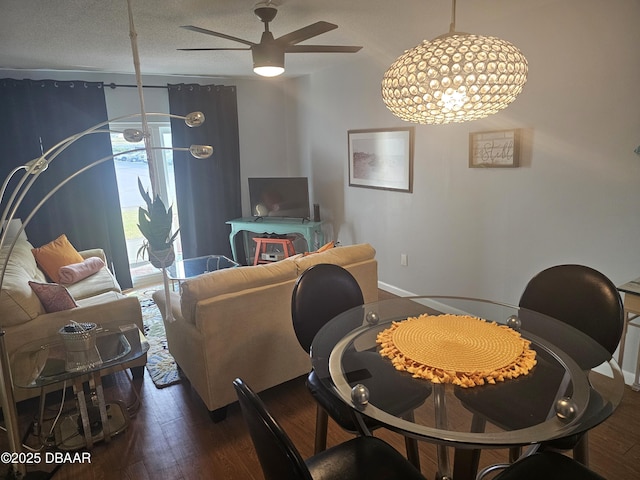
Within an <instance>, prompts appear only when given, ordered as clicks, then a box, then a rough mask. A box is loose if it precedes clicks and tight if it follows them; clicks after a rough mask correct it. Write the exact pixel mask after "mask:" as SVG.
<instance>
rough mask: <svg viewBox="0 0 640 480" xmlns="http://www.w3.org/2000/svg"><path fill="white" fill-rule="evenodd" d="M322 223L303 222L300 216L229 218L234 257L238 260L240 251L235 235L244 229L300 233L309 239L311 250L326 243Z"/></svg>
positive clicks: (281, 233) (256, 231)
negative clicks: (237, 250) (237, 248)
mask: <svg viewBox="0 0 640 480" xmlns="http://www.w3.org/2000/svg"><path fill="white" fill-rule="evenodd" d="M322 223H323V222H307V221H304V222H303V221H302V220H301V219H300V218H281V217H277V218H276V217H246V218H236V219H235V220H229V221H228V222H227V224H229V225H231V233H230V234H229V242H230V243H231V252H232V253H233V259H234V260H235V261H236V262H238V252H236V242H235V236H236V235H237V234H238V233H240V232H242V231H245V232H252V233H257V234H263V233H264V234H267V233H275V234H278V235H286V234H290V233H298V234H300V235H302V236H303V237H304V239H305V240H306V241H307V246H308V247H309V250H315V249H317V248H318V247H320V246H322V245H324V234H323V233H322ZM245 245H246V242H245ZM245 248H246V247H245Z"/></svg>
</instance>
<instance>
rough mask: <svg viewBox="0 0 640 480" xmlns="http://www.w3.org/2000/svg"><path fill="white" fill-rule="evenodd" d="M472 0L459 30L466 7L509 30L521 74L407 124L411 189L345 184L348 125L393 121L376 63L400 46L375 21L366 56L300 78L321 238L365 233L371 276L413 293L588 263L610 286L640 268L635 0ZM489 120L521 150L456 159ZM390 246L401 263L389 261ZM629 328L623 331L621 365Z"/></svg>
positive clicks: (507, 280) (495, 288) (504, 289)
mask: <svg viewBox="0 0 640 480" xmlns="http://www.w3.org/2000/svg"><path fill="white" fill-rule="evenodd" d="M478 3H480V2H478ZM478 3H475V2H474V4H473V6H471V5H469V2H465V4H464V5H465V8H467V7H469V8H475V9H477V12H470V13H467V14H466V15H465V18H466V21H465V25H464V28H459V29H460V30H464V31H474V32H475V30H474V29H473V28H472V27H473V23H474V19H478V30H477V33H483V34H492V35H496V36H499V37H503V38H505V39H507V40H510V41H512V42H513V43H514V44H515V45H517V46H518V47H519V48H520V49H521V50H522V51H523V53H525V55H526V57H527V59H528V62H529V78H528V82H527V84H526V86H525V89H524V92H523V93H522V94H521V96H520V97H519V98H518V99H517V100H516V101H515V102H514V103H513V104H512V105H511V106H509V107H508V108H507V109H506V110H505V111H503V112H501V113H499V114H497V115H495V116H493V117H489V118H487V119H483V120H480V121H476V122H472V123H466V124H458V125H441V126H417V127H416V142H415V159H414V162H415V163H414V183H413V193H411V194H409V193H398V192H389V191H380V190H372V189H364V188H356V187H349V186H348V179H347V175H348V174H347V130H349V129H361V128H380V127H394V126H406V125H407V124H406V123H405V122H403V121H401V120H399V119H397V118H395V117H394V116H393V115H391V114H390V112H388V110H387V109H386V107H385V106H384V104H383V103H382V100H381V96H380V81H381V79H382V75H383V73H384V71H385V70H386V68H387V67H388V66H389V65H390V64H391V62H392V61H393V60H394V59H395V57H397V56H398V55H399V54H400V53H402V52H401V51H395V52H389V51H385V50H384V34H385V32H381V42H380V44H379V45H377V46H376V48H375V49H373V53H371V54H370V57H367V56H366V55H362V56H359V57H358V60H357V61H354V62H352V63H351V64H349V65H347V66H343V67H341V68H340V69H333V70H330V71H324V72H321V73H319V74H314V75H313V76H312V77H311V78H310V79H308V80H307V81H306V83H305V84H304V85H303V88H304V95H302V96H301V97H303V98H305V101H304V103H302V104H301V111H302V112H304V115H305V118H304V120H303V123H304V124H305V128H307V129H308V133H307V136H306V137H307V138H308V139H309V145H308V149H309V151H308V154H306V155H304V154H303V155H302V158H303V159H304V161H305V162H307V165H305V167H303V168H304V169H307V170H309V171H310V172H311V175H312V177H313V185H314V189H315V192H316V200H317V201H319V203H320V205H321V208H322V214H323V216H324V217H325V219H330V220H331V221H332V228H333V233H334V236H335V238H336V239H338V240H340V241H341V242H343V243H352V242H370V243H371V244H372V245H373V246H374V247H375V248H376V249H377V252H378V255H377V258H378V261H379V277H380V280H381V282H383V283H384V284H387V285H389V286H391V287H393V288H392V290H397V291H405V292H412V293H416V294H451V295H467V296H476V297H484V298H491V299H496V300H500V301H505V302H514V303H517V301H518V299H519V297H520V294H521V292H522V290H523V288H524V286H525V284H526V282H527V281H528V279H529V278H530V277H531V276H533V275H534V274H535V273H537V272H538V271H540V270H542V269H544V268H546V267H548V266H551V265H554V264H560V263H581V264H585V265H589V266H591V267H593V268H596V269H598V270H600V271H602V272H603V273H605V274H606V275H607V276H609V277H610V278H611V279H612V280H613V282H614V283H616V284H621V283H624V282H626V281H628V280H631V279H633V278H637V277H639V276H640V243H639V239H640V209H639V207H640V157H639V156H638V155H637V154H635V153H634V152H633V150H634V149H635V148H636V147H637V146H638V145H640V114H639V112H640V96H638V93H637V87H638V85H640V55H638V52H637V47H638V45H640V29H638V20H640V3H639V2H637V1H632V0H616V1H613V2H599V1H595V0H593V1H582V0H563V1H552V0H538V1H536V0H530V1H528V2H526V5H525V4H524V3H523V2H508V3H505V2H497V3H498V4H499V6H500V7H501V8H502V9H503V10H502V12H503V14H502V15H482V12H481V11H480V10H481V8H482V6H480V5H478ZM490 3H496V2H490ZM474 13H477V15H474ZM421 20H422V19H421V18H419V17H416V18H415V20H413V23H411V24H410V25H408V27H407V31H415V30H416V29H418V28H419V27H418V26H417V24H418V23H419V22H421ZM408 21H409V22H411V19H408ZM460 26H462V25H460ZM444 31H446V29H445V28H443V29H442V31H441V32H437V31H433V33H432V34H431V35H428V34H427V35H426V36H427V38H432V37H434V36H437V35H438V34H439V33H444ZM388 34H389V33H388V32H387V35H388ZM395 41H396V43H397V39H395ZM415 43H417V41H415V42H414V44H415ZM414 44H411V43H408V44H406V45H405V47H404V48H410V47H412V46H413V45H414ZM371 50H372V49H370V52H371ZM363 51H364V50H363ZM500 128H525V129H526V131H527V134H528V135H529V137H530V143H529V153H528V155H527V158H525V161H524V162H523V163H524V164H523V165H522V166H521V167H520V168H515V169H470V168H468V134H469V132H474V131H483V130H494V129H500ZM401 253H406V254H408V257H409V266H407V267H402V266H400V254H401ZM633 330H637V329H633ZM637 334H638V332H637V331H635V332H631V336H630V342H629V343H628V345H627V352H628V353H627V355H626V357H627V358H626V359H625V362H624V363H625V365H624V367H625V369H626V370H628V371H631V370H632V369H633V366H632V363H633V358H634V357H635V354H636V351H637V345H638V341H639V338H638V335H637Z"/></svg>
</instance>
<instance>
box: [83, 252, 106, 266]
mask: <svg viewBox="0 0 640 480" xmlns="http://www.w3.org/2000/svg"><path fill="white" fill-rule="evenodd" d="M78 253H79V254H80V256H81V257H82V258H84V259H85V260H86V259H87V258H90V257H98V258H100V259H101V260H102V261H103V262H104V264H105V265H106V264H107V256H106V255H105V253H104V250H103V249H102V248H91V249H89V250H82V251H80V252H78Z"/></svg>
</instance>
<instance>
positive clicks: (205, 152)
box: [0, 0, 213, 479]
mask: <svg viewBox="0 0 640 480" xmlns="http://www.w3.org/2000/svg"><path fill="white" fill-rule="evenodd" d="M131 1H132V0H127V7H128V13H129V37H130V39H131V49H132V53H133V64H134V69H135V74H136V83H137V87H138V94H139V98H140V112H139V113H133V114H130V115H124V116H121V117H117V118H113V119H110V120H107V121H105V122H102V123H99V124H97V125H94V126H92V127H90V128H88V129H87V130H84V131H82V132H79V133H77V134H74V135H71V136H69V137H67V138H65V139H64V140H61V141H60V142H58V143H57V144H56V145H54V146H53V147H51V148H49V149H48V150H47V151H46V152H44V153H43V154H42V155H41V156H40V157H38V158H36V159H33V160H30V161H28V162H26V163H25V164H24V165H21V166H19V167H16V168H14V169H13V170H12V171H11V172H10V173H9V175H8V176H7V178H6V179H5V180H4V182H3V183H2V186H1V187H0V211H1V212H2V216H1V217H0V229H1V234H0V251H2V252H3V254H4V255H5V260H4V262H3V264H2V265H1V266H0V290H1V289H2V285H3V283H4V277H5V271H6V269H7V265H8V263H9V258H10V256H11V253H12V251H13V248H14V246H15V244H16V242H17V239H18V237H19V235H20V234H21V233H22V232H23V231H24V229H25V227H26V226H27V225H28V224H29V222H30V221H31V219H32V218H33V216H34V215H35V214H36V212H37V211H38V210H39V209H40V207H42V205H43V204H44V203H45V202H46V201H47V200H49V199H50V198H51V196H53V194H55V193H56V192H57V191H58V190H59V189H60V188H62V187H63V186H64V185H66V184H67V183H68V182H69V181H71V180H72V179H74V178H75V177H77V176H78V175H81V174H82V173H84V172H86V171H87V170H90V169H92V168H93V167H95V166H97V165H100V164H102V163H104V162H107V161H109V160H112V159H113V158H115V157H117V156H119V155H126V154H129V153H133V152H139V151H144V152H146V153H147V158H148V159H151V158H153V152H154V151H156V150H173V151H189V152H190V153H191V155H192V156H193V157H195V158H198V159H205V158H208V157H210V156H211V155H212V154H213V147H212V146H210V145H191V146H190V147H184V148H181V147H155V146H153V145H152V144H151V136H150V134H149V129H148V125H147V117H148V116H164V117H169V118H180V119H183V120H184V121H185V123H186V124H187V126H189V127H198V126H200V125H202V123H203V122H204V120H205V118H204V114H203V113H202V112H192V113H189V114H188V115H186V116H181V115H171V114H167V113H147V112H146V111H145V106H144V97H143V93H142V81H141V75H140V60H139V56H138V47H137V34H136V31H135V26H134V24H133V13H132V8H131ZM131 118H140V120H141V124H142V125H141V129H126V130H124V131H123V132H120V133H122V134H123V136H124V138H125V140H127V141H128V142H134V143H137V142H140V141H141V140H143V141H144V145H145V146H144V148H134V149H131V150H127V151H124V152H119V153H117V154H111V155H108V156H106V157H103V158H100V159H98V160H96V161H94V162H92V163H90V164H88V165H86V166H85V167H82V168H80V169H79V170H77V171H76V172H74V173H72V174H71V175H69V176H68V177H67V178H65V179H64V180H62V181H61V182H59V183H58V184H57V185H56V186H55V187H53V188H52V189H51V190H50V191H49V192H48V193H46V194H45V195H44V196H43V197H42V199H41V200H40V202H39V203H38V204H37V205H36V207H35V208H34V209H33V210H32V211H31V212H30V213H29V214H28V215H27V217H26V218H24V219H22V225H20V227H19V228H18V231H17V232H12V235H11V237H12V238H9V235H8V233H9V225H10V224H11V223H12V220H14V219H15V217H16V214H17V211H18V208H19V207H20V205H21V203H22V201H23V200H24V198H25V197H26V196H27V194H28V192H29V190H30V189H31V187H32V185H33V184H34V182H35V181H36V180H37V179H38V177H39V176H40V175H42V174H44V172H45V171H46V170H47V169H48V168H49V167H50V165H51V163H52V162H53V161H54V160H55V159H56V157H58V156H59V155H60V154H61V153H62V152H63V151H64V150H66V149H67V148H68V147H69V146H71V145H73V144H74V143H75V142H76V141H78V140H79V139H81V138H84V137H86V136H87V135H91V134H96V133H111V132H113V130H110V129H109V128H108V126H109V123H112V122H117V121H122V120H125V119H131ZM52 168H53V167H52ZM23 170H24V172H23V175H22V177H21V178H20V179H19V181H18V183H17V185H16V186H15V188H13V190H12V191H11V193H10V194H9V192H8V188H9V183H10V182H11V180H12V178H13V177H14V176H16V175H17V174H19V173H20V172H21V171H23ZM5 194H7V195H6V202H5V200H4V199H5ZM14 235H15V236H14ZM1 328H2V325H1V324H0V330H1ZM0 403H1V406H2V412H3V414H4V419H5V426H6V430H7V434H8V439H9V448H10V450H11V453H18V454H19V453H20V452H21V451H22V448H23V445H22V441H21V437H20V432H19V425H18V414H17V410H16V404H15V397H14V391H13V382H12V378H11V365H10V359H9V355H8V352H7V350H6V345H5V332H4V331H0ZM14 457H16V458H18V457H19V456H18V455H16V456H14ZM10 468H11V472H10V473H11V474H13V476H14V477H15V478H19V479H22V478H30V477H36V476H37V477H38V478H42V472H32V473H33V474H27V472H26V468H25V465H24V464H22V463H20V462H15V463H12V465H11V467H10Z"/></svg>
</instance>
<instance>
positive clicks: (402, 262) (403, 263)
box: [400, 253, 409, 267]
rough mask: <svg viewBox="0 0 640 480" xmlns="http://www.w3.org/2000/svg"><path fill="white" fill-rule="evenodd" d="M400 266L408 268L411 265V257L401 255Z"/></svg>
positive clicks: (404, 254)
mask: <svg viewBox="0 0 640 480" xmlns="http://www.w3.org/2000/svg"><path fill="white" fill-rule="evenodd" d="M400 265H401V266H402V267H406V266H408V265H409V256H408V255H407V254H406V253H401V254H400Z"/></svg>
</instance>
